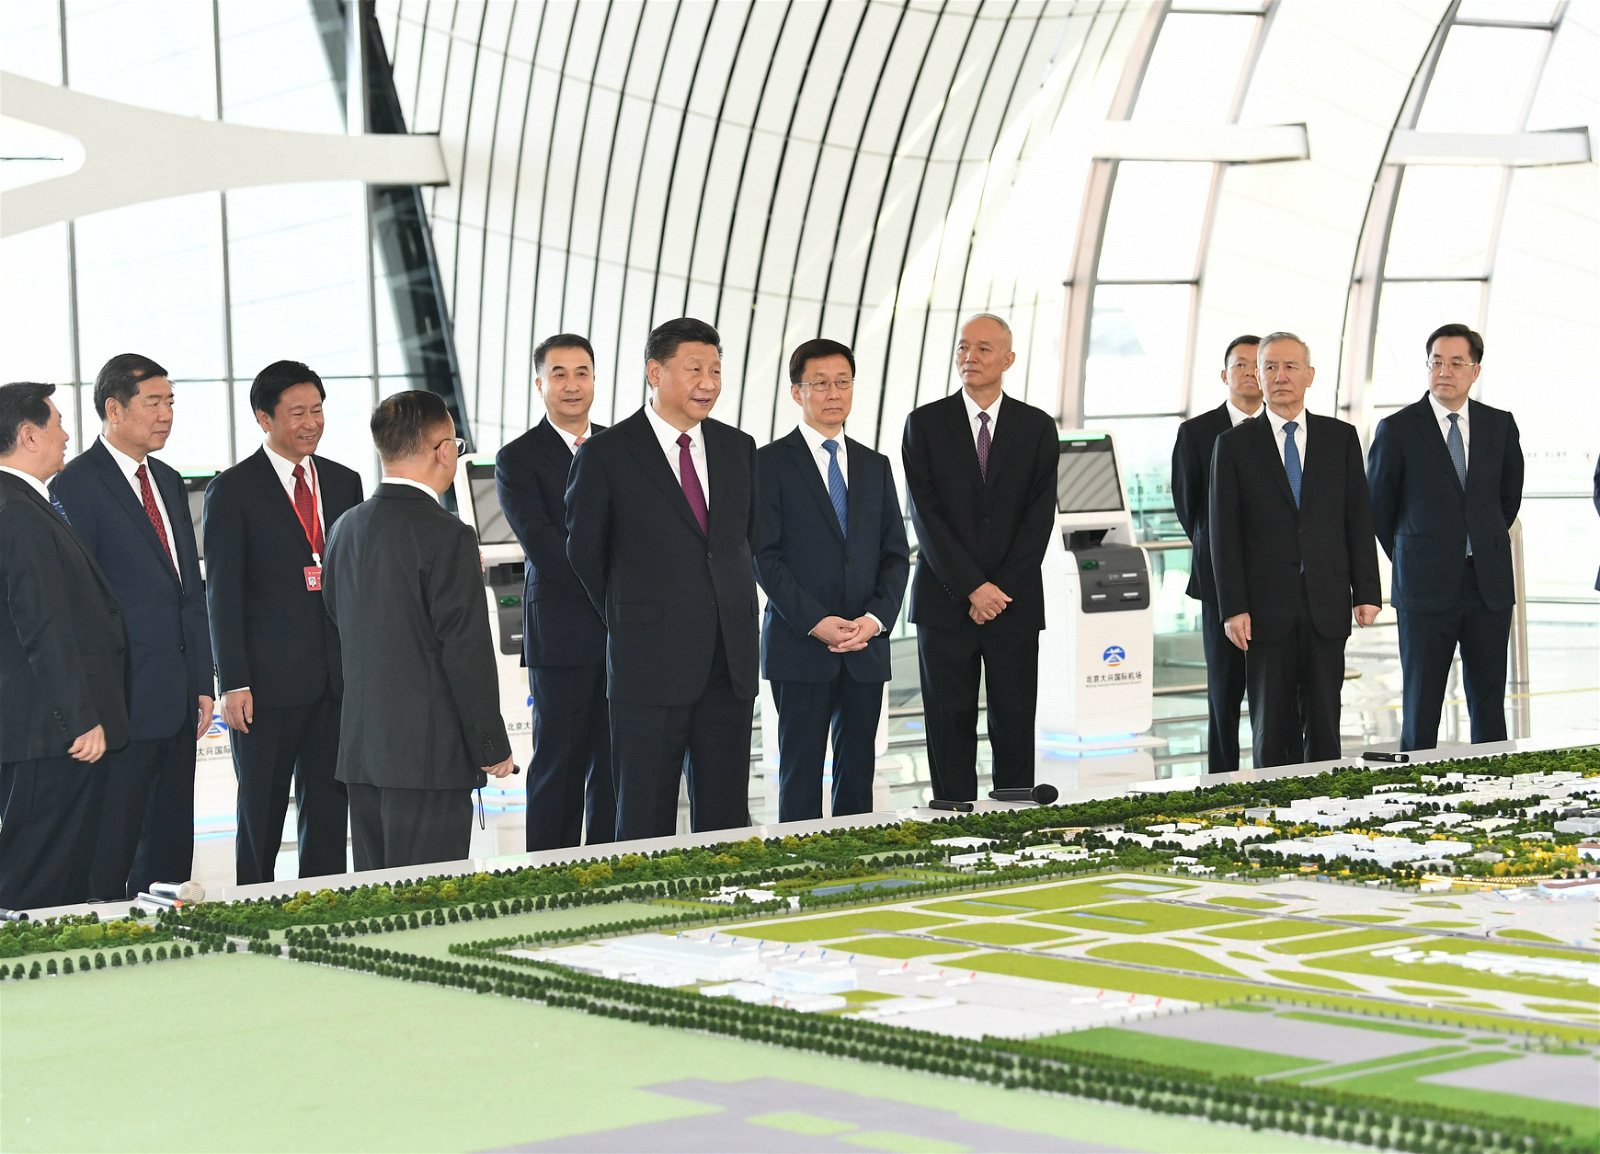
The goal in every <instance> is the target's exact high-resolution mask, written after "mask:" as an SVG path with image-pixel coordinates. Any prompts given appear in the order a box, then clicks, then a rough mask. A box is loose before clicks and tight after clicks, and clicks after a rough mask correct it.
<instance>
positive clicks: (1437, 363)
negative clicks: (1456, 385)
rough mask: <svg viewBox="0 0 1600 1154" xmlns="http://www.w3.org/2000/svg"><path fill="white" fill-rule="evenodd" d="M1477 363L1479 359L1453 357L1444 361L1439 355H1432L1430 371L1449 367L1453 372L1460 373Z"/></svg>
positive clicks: (1429, 364)
mask: <svg viewBox="0 0 1600 1154" xmlns="http://www.w3.org/2000/svg"><path fill="white" fill-rule="evenodd" d="M1477 363H1478V362H1477V361H1464V360H1462V359H1461V358H1460V357H1452V358H1451V359H1450V360H1448V361H1442V360H1440V359H1439V358H1438V357H1432V358H1430V359H1429V361H1428V371H1429V372H1430V373H1436V372H1438V371H1439V370H1440V369H1443V368H1448V369H1449V370H1450V371H1451V372H1452V373H1459V372H1464V371H1465V370H1467V369H1470V368H1472V367H1473V366H1474V365H1476V364H1477Z"/></svg>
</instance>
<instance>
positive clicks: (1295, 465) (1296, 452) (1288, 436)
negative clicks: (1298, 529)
mask: <svg viewBox="0 0 1600 1154" xmlns="http://www.w3.org/2000/svg"><path fill="white" fill-rule="evenodd" d="M1299 427H1300V426H1299V425H1298V424H1297V423H1295V422H1294V421H1285V422H1284V423H1283V471H1284V472H1285V473H1288V474H1289V490H1290V491H1291V492H1292V493H1293V494H1294V507H1295V508H1296V509H1298V508H1299V507H1300V447H1299V446H1298V445H1296V444H1295V443H1294V431H1295V430H1296V429H1298V428H1299Z"/></svg>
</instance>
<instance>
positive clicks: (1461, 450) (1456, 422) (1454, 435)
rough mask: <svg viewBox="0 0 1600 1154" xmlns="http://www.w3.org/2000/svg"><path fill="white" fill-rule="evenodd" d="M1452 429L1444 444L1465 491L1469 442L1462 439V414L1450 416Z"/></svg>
mask: <svg viewBox="0 0 1600 1154" xmlns="http://www.w3.org/2000/svg"><path fill="white" fill-rule="evenodd" d="M1449 421H1450V431H1449V432H1448V433H1446V434H1445V438H1444V445H1445V448H1447V449H1449V450H1450V461H1451V463H1452V464H1454V465H1455V467H1456V480H1458V481H1460V482H1461V488H1462V490H1463V491H1464V490H1465V489H1466V487H1467V443H1466V442H1465V441H1463V440H1462V439H1461V414H1460V413H1451V414H1450V416H1449ZM1467 556H1468V557H1470V556H1472V541H1471V539H1468V541H1467Z"/></svg>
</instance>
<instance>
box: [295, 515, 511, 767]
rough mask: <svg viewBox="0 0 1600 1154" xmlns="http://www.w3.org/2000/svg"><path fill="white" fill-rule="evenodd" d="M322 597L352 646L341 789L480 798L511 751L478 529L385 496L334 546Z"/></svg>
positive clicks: (345, 650) (342, 530)
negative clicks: (476, 794) (465, 793)
mask: <svg viewBox="0 0 1600 1154" xmlns="http://www.w3.org/2000/svg"><path fill="white" fill-rule="evenodd" d="M322 597H323V600H324V602H325V603H326V604H327V607H328V614H329V616H331V617H332V618H333V622H334V624H335V625H336V626H337V627H338V629H339V635H340V636H341V637H342V638H343V641H344V643H343V645H342V647H341V648H342V655H343V660H344V710H343V713H342V715H341V720H340V725H339V769H338V772H337V774H336V776H337V777H338V779H339V780H340V781H343V782H346V783H351V784H359V785H376V786H382V787H385V788H389V789H475V788H477V787H478V786H481V785H482V784H483V783H484V781H485V780H486V778H485V775H484V773H483V768H482V767H484V766H487V765H497V764H499V763H500V762H502V761H504V760H505V759H506V758H508V757H510V756H511V743H510V741H509V740H508V739H507V738H506V724H505V721H504V720H502V718H501V716H500V676H499V671H498V670H497V669H496V667H495V657H494V642H493V640H492V639H491V638H490V636H489V603H488V599H487V597H486V596H485V594H484V591H483V570H482V569H481V567H480V566H479V564H478V538H477V534H476V533H474V532H473V530H472V526H470V525H468V524H466V523H465V522H462V521H460V520H458V519H457V518H455V517H454V516H452V515H451V514H450V513H447V512H446V511H445V510H444V509H443V508H442V507H441V506H440V504H439V502H438V501H436V500H434V499H433V498H432V497H430V496H428V494H426V493H424V492H422V491H421V490H419V489H414V488H412V487H411V486H410V485H383V484H380V485H379V486H378V491H377V493H376V494H375V495H374V496H372V497H371V498H369V499H367V500H366V501H363V502H362V503H361V504H359V505H357V506H356V507H355V508H354V509H351V510H350V511H349V512H348V513H346V514H345V515H344V516H343V517H340V518H339V521H338V523H337V524H335V525H334V527H333V532H332V533H331V534H329V536H328V556H327V557H326V558H325V559H324V561H323V569H322Z"/></svg>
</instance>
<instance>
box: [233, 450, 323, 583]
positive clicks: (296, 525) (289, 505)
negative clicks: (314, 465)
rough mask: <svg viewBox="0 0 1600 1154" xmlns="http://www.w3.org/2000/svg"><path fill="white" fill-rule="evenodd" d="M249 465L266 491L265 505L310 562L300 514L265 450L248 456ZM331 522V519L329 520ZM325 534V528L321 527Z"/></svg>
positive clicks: (309, 549)
mask: <svg viewBox="0 0 1600 1154" xmlns="http://www.w3.org/2000/svg"><path fill="white" fill-rule="evenodd" d="M249 463H250V464H251V466H252V467H254V469H255V471H256V480H257V481H258V482H259V483H260V485H261V487H262V488H263V489H264V490H265V491H266V497H267V504H268V505H270V506H271V507H272V508H273V509H274V510H276V511H277V512H278V514H279V515H280V516H281V517H282V518H283V522H284V528H285V529H286V530H287V531H288V532H290V533H291V534H292V535H293V537H294V540H295V541H296V542H297V545H298V548H299V550H300V552H302V553H304V554H305V558H306V562H307V563H308V564H309V563H310V561H311V542H309V541H307V540H306V529H305V526H304V525H302V524H301V523H300V514H299V513H296V512H295V508H294V502H293V501H291V500H289V494H288V493H286V492H284V490H283V482H282V481H281V480H280V479H279V477H278V471H277V470H276V469H274V468H273V467H272V462H271V461H269V460H267V449H266V448H264V447H263V448H260V449H257V450H256V451H255V452H254V453H252V454H251V455H250V458H249ZM322 497H323V504H324V505H326V504H327V494H326V493H323V494H322ZM329 520H330V521H331V520H332V518H329ZM323 532H324V533H326V532H327V527H326V526H324V527H323Z"/></svg>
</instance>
